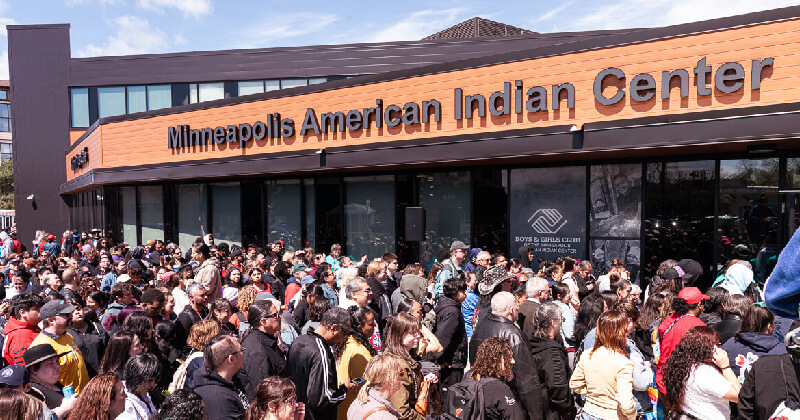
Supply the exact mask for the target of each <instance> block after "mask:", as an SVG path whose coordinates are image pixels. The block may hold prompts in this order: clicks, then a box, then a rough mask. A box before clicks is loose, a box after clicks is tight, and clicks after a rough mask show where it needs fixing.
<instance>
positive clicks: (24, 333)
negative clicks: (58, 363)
mask: <svg viewBox="0 0 800 420" xmlns="http://www.w3.org/2000/svg"><path fill="white" fill-rule="evenodd" d="M39 332H40V330H39V327H38V326H36V325H31V324H28V323H27V322H24V321H20V320H19V319H17V318H16V317H13V316H12V317H11V319H9V320H8V322H7V323H6V326H5V328H3V334H4V335H5V336H6V341H5V345H4V346H3V359H5V361H6V363H8V364H9V365H20V366H23V365H24V364H25V362H24V361H23V360H22V355H23V353H25V350H28V347H30V345H31V342H33V339H34V338H36V336H37V335H39Z"/></svg>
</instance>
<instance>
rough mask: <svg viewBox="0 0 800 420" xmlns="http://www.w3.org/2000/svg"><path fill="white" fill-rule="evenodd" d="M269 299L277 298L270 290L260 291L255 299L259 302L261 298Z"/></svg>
mask: <svg viewBox="0 0 800 420" xmlns="http://www.w3.org/2000/svg"><path fill="white" fill-rule="evenodd" d="M267 299H275V296H273V295H272V293H270V292H259V293H258V294H257V295H256V300H255V301H256V302H258V301H260V300H267Z"/></svg>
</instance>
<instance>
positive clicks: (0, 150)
mask: <svg viewBox="0 0 800 420" xmlns="http://www.w3.org/2000/svg"><path fill="white" fill-rule="evenodd" d="M0 160H11V143H0Z"/></svg>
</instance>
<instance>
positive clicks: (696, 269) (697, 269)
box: [678, 258, 703, 285]
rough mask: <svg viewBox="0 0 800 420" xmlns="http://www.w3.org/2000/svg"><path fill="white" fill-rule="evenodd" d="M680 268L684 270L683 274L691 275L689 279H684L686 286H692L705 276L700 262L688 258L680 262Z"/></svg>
mask: <svg viewBox="0 0 800 420" xmlns="http://www.w3.org/2000/svg"><path fill="white" fill-rule="evenodd" d="M678 267H680V268H682V269H683V272H684V273H686V274H688V275H689V277H684V278H683V279H684V280H685V282H686V285H691V284H692V283H694V282H695V281H697V278H698V277H700V275H701V274H703V266H702V265H700V263H699V262H697V261H695V260H691V259H688V258H687V259H683V260H680V261H678Z"/></svg>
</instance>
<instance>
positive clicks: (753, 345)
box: [722, 332, 786, 383]
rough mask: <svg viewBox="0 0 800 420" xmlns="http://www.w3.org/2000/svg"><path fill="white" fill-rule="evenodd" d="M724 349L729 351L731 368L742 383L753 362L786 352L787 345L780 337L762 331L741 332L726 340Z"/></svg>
mask: <svg viewBox="0 0 800 420" xmlns="http://www.w3.org/2000/svg"><path fill="white" fill-rule="evenodd" d="M722 349H723V350H725V351H726V352H728V359H729V360H730V364H731V369H733V373H734V374H736V376H737V377H738V378H739V382H741V383H744V379H745V378H746V377H747V374H748V373H749V372H750V369H751V368H752V366H753V363H755V362H756V360H758V359H759V358H760V357H762V356H766V355H768V354H785V353H786V346H785V345H784V344H783V343H782V342H781V341H780V340H779V339H778V337H775V336H774V335H772V334H764V333H760V332H743V333H739V336H738V337H732V338H730V339H729V340H728V341H726V342H725V344H723V345H722Z"/></svg>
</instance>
